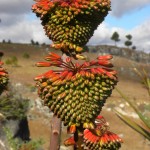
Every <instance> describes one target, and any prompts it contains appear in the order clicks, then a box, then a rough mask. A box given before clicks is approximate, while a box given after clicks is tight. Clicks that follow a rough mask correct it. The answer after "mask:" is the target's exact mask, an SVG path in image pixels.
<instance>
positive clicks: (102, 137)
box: [82, 115, 123, 150]
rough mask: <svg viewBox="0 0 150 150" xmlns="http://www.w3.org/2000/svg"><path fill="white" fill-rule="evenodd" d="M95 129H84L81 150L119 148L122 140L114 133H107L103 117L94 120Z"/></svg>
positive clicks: (113, 149) (114, 149) (115, 149)
mask: <svg viewBox="0 0 150 150" xmlns="http://www.w3.org/2000/svg"><path fill="white" fill-rule="evenodd" d="M95 124H96V128H95V129H92V130H91V129H85V130H84V133H83V139H84V142H83V145H82V147H83V149H90V150H105V149H111V150H118V149H119V148H120V147H121V143H122V142H123V141H122V139H121V138H120V137H119V136H118V135H116V134H115V133H113V132H111V131H109V129H108V123H107V122H106V121H105V119H104V117H103V116H100V115H99V116H98V117H97V118H96V120H95Z"/></svg>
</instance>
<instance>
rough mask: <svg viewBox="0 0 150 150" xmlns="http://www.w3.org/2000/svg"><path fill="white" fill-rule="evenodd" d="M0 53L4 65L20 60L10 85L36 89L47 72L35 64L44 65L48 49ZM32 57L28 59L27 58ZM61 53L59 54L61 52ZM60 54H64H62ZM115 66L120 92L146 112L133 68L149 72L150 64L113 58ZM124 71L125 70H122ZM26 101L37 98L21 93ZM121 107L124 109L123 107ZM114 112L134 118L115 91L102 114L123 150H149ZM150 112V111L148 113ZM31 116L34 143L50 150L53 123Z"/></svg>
mask: <svg viewBox="0 0 150 150" xmlns="http://www.w3.org/2000/svg"><path fill="white" fill-rule="evenodd" d="M0 51H2V52H4V54H5V55H4V57H3V59H2V61H3V62H4V63H5V62H6V60H8V59H9V58H10V57H12V56H15V57H16V58H17V59H18V66H13V65H11V64H10V65H7V64H5V65H4V66H5V68H7V70H8V72H9V76H10V82H12V83H13V84H18V83H19V84H22V85H24V86H25V87H27V88H31V87H34V86H35V82H34V80H33V79H34V77H36V76H37V75H39V74H41V73H43V72H45V71H46V70H47V68H37V67H36V66H35V63H36V62H38V61H43V60H44V59H43V58H44V56H46V54H47V53H48V51H51V50H50V48H49V47H46V46H45V47H39V46H33V45H24V44H19V45H18V44H0ZM25 53H26V54H29V56H30V57H29V58H24V57H23V55H24V54H25ZM59 53H60V52H59ZM60 54H61V53H60ZM88 55H90V58H95V57H96V54H88ZM113 64H114V66H115V68H116V69H117V70H118V76H119V82H118V84H117V88H118V89H120V90H121V91H122V92H123V93H124V94H126V95H127V96H128V97H129V98H130V99H131V100H133V101H134V103H136V104H138V105H139V106H140V107H139V108H140V109H141V110H142V109H144V108H143V107H144V106H143V104H144V103H146V104H149V107H150V99H149V96H148V94H147V92H146V90H145V89H144V87H143V86H142V85H141V83H140V82H139V80H138V78H137V76H136V75H135V74H134V72H133V70H132V69H133V67H137V68H142V67H144V68H146V70H150V64H147V65H146V64H141V63H137V62H134V61H131V60H128V59H126V58H120V57H114V59H113ZM120 68H123V69H120ZM18 92H21V94H22V95H23V96H24V97H28V98H29V99H32V100H34V99H37V98H38V96H37V94H36V93H35V92H32V91H31V90H28V91H25V92H24V91H21V89H20V90H18ZM122 104H123V105H124V106H122ZM114 108H121V109H123V110H124V111H127V112H128V114H129V115H131V113H132V110H131V109H130V108H129V107H128V106H127V105H126V104H125V103H124V102H123V100H122V98H121V96H120V95H119V94H118V93H117V92H116V91H115V90H114V91H113V93H112V96H111V97H110V98H108V100H107V102H106V105H105V107H104V109H103V111H102V114H103V115H104V117H105V118H106V120H107V121H108V122H109V124H110V130H111V131H113V132H114V133H117V134H119V135H120V136H121V137H122V138H123V141H124V144H123V145H122V148H121V150H141V149H142V150H149V149H150V144H149V143H148V142H147V141H145V139H144V138H143V137H142V136H140V135H139V134H138V133H136V132H135V131H133V130H132V129H131V128H129V127H128V126H127V125H125V124H124V123H123V122H122V121H121V120H120V119H119V118H118V117H117V116H116V115H115V113H114V111H113V109H114ZM149 110H150V109H149ZM29 114H30V115H31V114H32V115H34V116H35V118H34V119H31V120H29V127H30V134H31V138H32V139H38V138H42V139H43V140H44V141H45V144H44V150H48V147H49V138H50V121H51V120H50V119H49V118H48V117H47V116H46V115H45V114H44V113H43V112H39V111H38V110H36V108H34V109H32V110H30V111H29ZM64 137H66V133H65V130H63V133H62V139H64Z"/></svg>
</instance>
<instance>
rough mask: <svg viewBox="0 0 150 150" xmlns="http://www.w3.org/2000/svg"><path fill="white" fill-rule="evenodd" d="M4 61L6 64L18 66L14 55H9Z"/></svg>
mask: <svg viewBox="0 0 150 150" xmlns="http://www.w3.org/2000/svg"><path fill="white" fill-rule="evenodd" d="M5 63H6V64H7V65H13V66H18V58H17V57H16V56H11V57H10V58H8V59H6V61H5Z"/></svg>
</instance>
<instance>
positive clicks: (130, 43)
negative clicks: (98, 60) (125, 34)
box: [124, 41, 132, 47]
mask: <svg viewBox="0 0 150 150" xmlns="http://www.w3.org/2000/svg"><path fill="white" fill-rule="evenodd" d="M124 44H125V46H127V47H129V46H131V45H132V42H131V41H125V42H124Z"/></svg>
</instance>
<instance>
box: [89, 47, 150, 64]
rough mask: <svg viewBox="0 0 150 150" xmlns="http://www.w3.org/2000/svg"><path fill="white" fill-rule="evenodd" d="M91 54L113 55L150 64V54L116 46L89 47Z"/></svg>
mask: <svg viewBox="0 0 150 150" xmlns="http://www.w3.org/2000/svg"><path fill="white" fill-rule="evenodd" d="M88 48H89V52H91V53H102V54H112V55H115V56H120V57H124V58H127V59H130V60H134V61H136V62H142V63H147V64H148V63H150V53H149V54H148V53H145V52H143V51H137V50H133V49H128V48H122V47H116V46H106V45H98V46H88Z"/></svg>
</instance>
